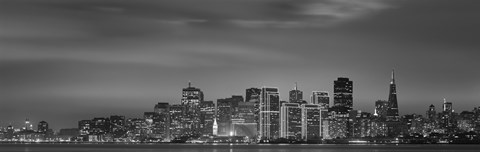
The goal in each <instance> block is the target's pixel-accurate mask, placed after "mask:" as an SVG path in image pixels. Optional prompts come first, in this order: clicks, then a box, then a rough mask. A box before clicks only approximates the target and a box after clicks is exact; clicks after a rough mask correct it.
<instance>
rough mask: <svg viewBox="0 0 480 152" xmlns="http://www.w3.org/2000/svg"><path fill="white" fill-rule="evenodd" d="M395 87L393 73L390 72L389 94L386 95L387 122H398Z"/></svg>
mask: <svg viewBox="0 0 480 152" xmlns="http://www.w3.org/2000/svg"><path fill="white" fill-rule="evenodd" d="M399 120H400V116H399V115H398V102H397V86H396V84H395V71H393V70H392V80H391V81H390V93H389V94H388V110H387V121H399Z"/></svg>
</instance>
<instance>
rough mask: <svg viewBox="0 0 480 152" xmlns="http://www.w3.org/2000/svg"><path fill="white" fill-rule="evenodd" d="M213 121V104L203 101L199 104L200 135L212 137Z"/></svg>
mask: <svg viewBox="0 0 480 152" xmlns="http://www.w3.org/2000/svg"><path fill="white" fill-rule="evenodd" d="M214 121H215V103H213V101H203V102H201V103H200V128H201V129H202V130H203V131H202V135H204V136H206V135H213V132H212V131H213V130H212V127H213V123H214Z"/></svg>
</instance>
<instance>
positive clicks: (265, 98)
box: [259, 87, 280, 140]
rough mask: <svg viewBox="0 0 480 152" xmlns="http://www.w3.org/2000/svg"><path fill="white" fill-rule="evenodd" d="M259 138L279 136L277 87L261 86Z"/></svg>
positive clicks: (269, 138)
mask: <svg viewBox="0 0 480 152" xmlns="http://www.w3.org/2000/svg"><path fill="white" fill-rule="evenodd" d="M259 117H260V119H259V121H260V123H259V126H260V129H259V137H260V139H265V140H272V139H277V138H279V136H280V132H279V131H280V122H279V121H280V120H279V119H280V95H279V92H278V88H272V87H263V88H262V93H261V96H260V116H259Z"/></svg>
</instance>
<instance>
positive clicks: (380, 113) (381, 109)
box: [374, 100, 388, 121]
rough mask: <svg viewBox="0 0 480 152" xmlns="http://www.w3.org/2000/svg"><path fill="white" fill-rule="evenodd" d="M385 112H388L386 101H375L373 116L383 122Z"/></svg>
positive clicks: (385, 116) (385, 115)
mask: <svg viewBox="0 0 480 152" xmlns="http://www.w3.org/2000/svg"><path fill="white" fill-rule="evenodd" d="M387 111H388V101H385V100H377V101H375V113H374V115H375V116H377V117H379V118H381V120H383V121H385V120H386V118H387Z"/></svg>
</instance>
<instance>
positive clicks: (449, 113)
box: [441, 98, 455, 131]
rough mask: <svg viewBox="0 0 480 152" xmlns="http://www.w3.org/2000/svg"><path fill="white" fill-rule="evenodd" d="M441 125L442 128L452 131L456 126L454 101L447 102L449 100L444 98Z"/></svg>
mask: <svg viewBox="0 0 480 152" xmlns="http://www.w3.org/2000/svg"><path fill="white" fill-rule="evenodd" d="M441 120H442V122H441V125H442V128H444V129H447V130H449V131H452V130H453V128H454V122H455V120H454V118H453V105H452V102H447V100H446V99H445V98H444V99H443V112H442V115H441Z"/></svg>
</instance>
